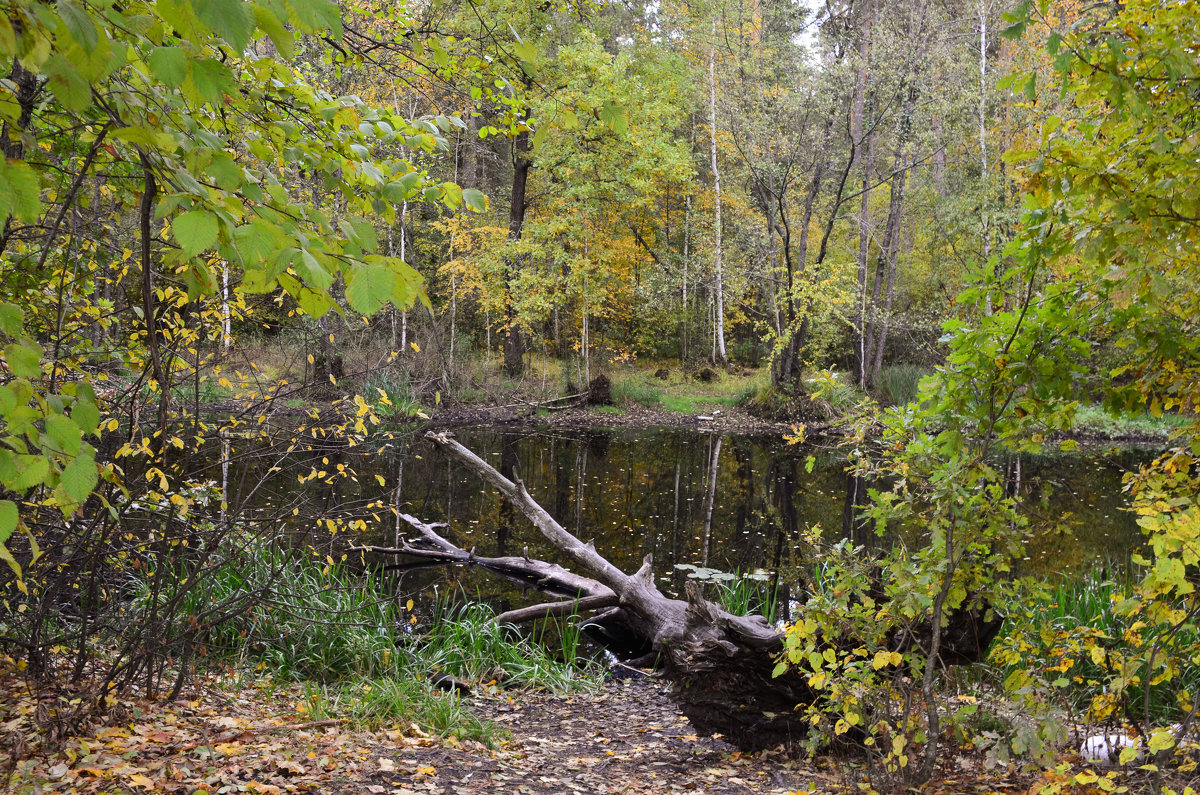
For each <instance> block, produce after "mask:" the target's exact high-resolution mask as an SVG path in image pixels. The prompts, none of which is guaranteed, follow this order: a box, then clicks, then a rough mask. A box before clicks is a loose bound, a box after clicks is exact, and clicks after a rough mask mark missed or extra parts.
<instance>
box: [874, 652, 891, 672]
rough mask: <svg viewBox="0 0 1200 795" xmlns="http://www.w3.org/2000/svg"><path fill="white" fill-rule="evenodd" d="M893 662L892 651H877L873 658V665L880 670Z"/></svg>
mask: <svg viewBox="0 0 1200 795" xmlns="http://www.w3.org/2000/svg"><path fill="white" fill-rule="evenodd" d="M891 662H892V655H891V652H887V651H882V650H881V651H877V652H875V659H873V660H871V667H872V668H874V669H875V670H876V671H878V670H879V669H880V668H886V667H887V666H888V665H890V664H891Z"/></svg>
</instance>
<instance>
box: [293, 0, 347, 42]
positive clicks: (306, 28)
mask: <svg viewBox="0 0 1200 795" xmlns="http://www.w3.org/2000/svg"><path fill="white" fill-rule="evenodd" d="M290 5H291V7H292V10H293V11H294V12H295V13H296V19H297V20H298V21H299V22H300V29H301V30H302V31H303V32H304V33H317V32H319V31H321V30H323V29H325V28H328V29H330V30H332V31H333V32H334V33H335V34H338V35H341V32H342V12H341V9H339V8H338V5H337V3H335V2H333V0H291V4H290Z"/></svg>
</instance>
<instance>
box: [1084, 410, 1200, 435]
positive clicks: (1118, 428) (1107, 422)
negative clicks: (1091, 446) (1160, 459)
mask: <svg viewBox="0 0 1200 795" xmlns="http://www.w3.org/2000/svg"><path fill="white" fill-rule="evenodd" d="M1191 421H1192V420H1191V418H1189V417H1187V416H1181V415H1179V414H1163V415H1162V416H1160V417H1155V416H1154V415H1152V414H1150V413H1149V412H1143V413H1141V414H1136V415H1128V414H1122V415H1119V416H1114V415H1113V414H1110V413H1108V412H1107V411H1106V410H1105V409H1104V408H1103V407H1101V406H1080V407H1079V408H1078V409H1077V410H1076V412H1075V428H1076V430H1080V431H1086V432H1088V433H1094V434H1097V435H1100V436H1109V437H1120V436H1131V435H1137V436H1160V437H1162V438H1164V439H1165V438H1167V437H1168V436H1170V434H1171V432H1172V431H1176V430H1180V429H1182V428H1184V427H1186V426H1187V425H1188V424H1190V423H1191Z"/></svg>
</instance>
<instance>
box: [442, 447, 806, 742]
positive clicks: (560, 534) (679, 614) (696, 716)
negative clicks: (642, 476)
mask: <svg viewBox="0 0 1200 795" xmlns="http://www.w3.org/2000/svg"><path fill="white" fill-rule="evenodd" d="M426 437H427V438H429V439H430V440H432V441H433V442H434V443H435V444H437V445H438V446H439V447H441V448H442V449H443V450H445V451H446V452H448V453H449V454H451V455H452V456H453V457H454V458H456V459H458V460H459V461H460V462H462V463H463V464H464V465H465V466H466V467H467V468H468V469H470V470H471V471H472V472H474V473H475V474H476V475H478V476H479V477H481V478H482V479H483V480H485V481H486V482H488V483H490V484H491V485H492V486H493V487H495V488H496V489H497V490H498V491H500V493H501V494H503V495H504V496H505V497H507V498H508V499H509V500H510V501H511V502H512V504H513V505H514V506H515V507H516V508H517V509H518V510H519V511H521V513H523V514H524V515H525V516H526V518H528V519H529V520H530V522H532V523H533V525H534V527H536V528H537V529H538V531H539V532H541V534H542V535H543V536H545V537H546V538H547V539H548V540H549V541H550V542H551V543H552V544H554V546H555V547H556V548H557V549H559V550H560V551H562V552H563V553H564V554H565V555H566V556H567V557H568V558H570V560H571V561H573V562H574V563H575V564H576V565H578V566H579V567H580V568H581V569H583V570H584V571H585V572H586V573H587V574H589V575H591V577H593V578H594V579H595V580H596V581H598V583H599V584H601V585H603V586H604V587H606V588H608V589H610V590H611V591H612V592H613V593H614V594H615V595H616V597H617V600H618V605H619V609H620V610H621V612H622V614H623V615H622V617H623V618H624V620H625V623H626V624H627V625H628V626H629V628H630V629H631V630H632V631H633V632H634V633H636V634H637V635H638V636H640V637H642V638H645V639H646V640H647V641H648V642H649V644H650V646H651V648H652V649H653V650H654V651H655V652H657V653H658V655H659V658H660V659H661V660H662V661H663V664H664V673H665V675H666V677H667V678H668V679H670V680H671V681H672V683H673V684H674V695H675V699H676V701H677V702H678V703H679V705H680V708H681V709H682V710H683V712H684V714H685V715H687V716H688V718H689V719H690V720H691V721H692V723H693V725H694V726H695V727H696V730H697V731H699V732H703V733H721V734H723V735H725V737H726V738H728V739H729V740H730V741H731V742H734V743H736V744H738V745H740V746H742V747H745V748H762V747H767V746H772V745H777V744H779V743H782V742H787V741H789V740H791V739H793V738H799V737H801V736H802V735H803V734H804V732H805V730H806V729H807V725H806V723H805V722H804V721H803V720H802V719H801V717H800V715H799V713H798V712H797V711H796V710H795V707H796V706H797V705H798V704H804V703H811V701H812V699H813V698H815V697H816V694H815V693H814V692H813V691H812V690H811V688H809V687H808V685H807V682H806V680H805V678H804V677H803V676H801V675H799V673H798V671H797V669H795V668H791V669H789V670H788V671H787V672H785V673H784V674H783V675H782V676H780V677H773V676H772V675H771V674H772V669H773V668H774V665H775V660H774V657H775V655H776V654H778V653H779V652H780V651H782V649H783V643H782V636H781V635H780V634H779V633H778V632H777V631H776V630H775V629H774V627H772V626H771V625H770V624H769V623H767V621H766V619H764V618H763V617H762V616H735V615H733V614H732V613H730V612H728V611H727V610H725V609H724V608H722V607H720V606H719V605H715V604H713V603H712V602H709V601H707V600H706V599H704V598H703V596H702V595H701V593H700V589H699V587H698V586H696V585H695V584H694V583H692V584H689V587H688V589H687V599H686V600H681V599H673V598H671V597H668V596H666V595H665V594H663V593H662V592H661V591H659V590H658V587H657V586H656V585H655V583H654V570H653V566H652V559H651V557H650V556H649V555H647V556H646V558H645V559H644V560H643V562H642V565H641V567H640V568H639V569H638V570H637V571H636V572H635V573H633V574H626V573H625V572H623V571H621V570H620V569H618V568H617V567H616V566H614V565H613V564H612V563H610V562H609V561H608V560H606V559H605V558H604V557H603V556H602V555H600V554H599V553H598V552H597V551H596V548H595V546H594V545H593V544H592V543H591V542H588V543H584V542H583V541H580V540H579V539H578V538H576V537H575V536H574V535H573V534H572V533H570V532H569V531H567V530H566V529H565V528H564V527H563V526H562V525H560V524H559V523H558V522H557V521H555V520H554V518H553V517H552V516H550V514H549V513H548V512H547V511H546V510H545V509H544V508H543V507H542V506H541V505H539V504H538V503H537V501H535V500H534V499H533V498H532V497H531V496H530V495H529V492H528V491H527V490H526V488H525V485H524V483H522V482H521V480H520V478H519V477H516V476H515V473H514V478H513V479H512V480H510V479H509V478H507V477H505V476H504V475H503V474H501V473H500V472H498V471H497V470H496V469H495V467H493V466H492V465H491V464H489V463H488V462H486V461H484V460H483V459H482V458H480V457H479V456H477V455H475V453H473V452H471V451H470V450H468V449H467V448H466V447H463V446H462V445H461V444H459V443H458V442H457V441H455V440H454V439H453V438H452V437H451V436H450V434H448V433H444V432H443V433H433V432H431V433H428V434H426Z"/></svg>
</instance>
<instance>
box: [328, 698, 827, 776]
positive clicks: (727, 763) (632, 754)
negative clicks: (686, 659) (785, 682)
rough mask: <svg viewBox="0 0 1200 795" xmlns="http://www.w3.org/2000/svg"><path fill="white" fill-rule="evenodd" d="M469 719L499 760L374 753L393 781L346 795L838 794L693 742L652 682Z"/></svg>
mask: <svg viewBox="0 0 1200 795" xmlns="http://www.w3.org/2000/svg"><path fill="white" fill-rule="evenodd" d="M476 709H477V711H478V713H479V714H480V715H481V716H483V717H486V718H488V719H490V720H492V721H494V722H495V723H497V724H498V725H500V726H503V727H505V728H506V729H507V730H508V731H509V732H510V733H511V735H512V739H510V740H509V741H507V742H506V743H505V744H504V746H503V747H502V748H501V749H500V750H499V751H497V752H493V753H487V752H482V751H480V750H466V749H461V750H460V749H455V748H453V747H418V748H405V749H402V750H395V749H388V748H387V747H380V748H378V749H376V755H377V756H378V757H380V758H387V759H390V760H392V761H393V763H394V766H395V772H394V773H393V772H386V771H383V770H379V771H377V772H375V773H373V774H372V775H371V776H370V778H371V780H370V781H369V782H367V783H364V784H361V785H355V784H350V783H349V782H347V787H346V789H345V790H344V792H347V793H352V792H353V793H359V792H393V793H399V795H407V793H422V792H427V793H435V794H436V793H447V794H451V793H452V794H453V795H466V794H467V793H476V792H513V793H528V794H530V795H551V793H554V794H555V795H557V794H558V793H571V792H579V793H630V794H631V795H632V794H633V793H657V792H670V793H693V792H694V793H701V792H704V793H709V792H711V793H729V794H730V795H732V794H733V793H780V794H782V793H788V792H797V791H799V792H805V791H810V790H812V791H819V792H833V791H838V790H840V789H841V788H840V787H838V786H837V785H836V780H835V778H836V777H835V776H833V775H832V774H824V773H821V772H819V771H817V770H816V769H814V768H812V767H810V766H808V765H807V764H804V763H802V762H800V761H797V760H798V759H800V758H801V757H800V756H799V755H794V758H792V759H789V758H787V757H785V756H783V755H782V754H781V753H775V754H772V753H771V752H768V753H766V754H756V755H753V756H750V755H742V754H739V753H737V752H736V751H735V750H734V749H733V748H732V747H730V746H729V745H727V744H726V743H724V742H723V741H721V740H718V739H714V738H709V737H697V736H696V734H695V733H694V732H693V730H692V729H691V727H690V726H689V724H688V722H687V719H686V718H684V717H683V716H682V715H681V714H680V713H679V711H678V710H677V709H676V708H675V706H674V704H672V703H671V701H670V700H669V699H668V698H667V696H666V693H665V686H664V685H663V684H661V683H659V682H656V681H653V680H650V679H640V680H622V681H611V682H608V683H606V684H605V685H604V686H603V688H602V689H601V690H600V691H598V692H596V693H587V694H578V695H573V696H565V697H559V696H553V695H549V694H537V693H535V694H523V695H519V696H516V697H515V698H514V700H513V701H512V703H508V701H507V700H486V701H479V702H477V704H476ZM389 752H390V753H389ZM385 766H386V765H385ZM430 769H432V770H433V771H435V773H434V775H429V771H430ZM421 771H425V772H424V773H422V772H421ZM372 786H375V787H382V788H383V789H371V787H372Z"/></svg>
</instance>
